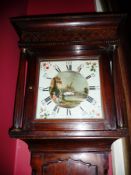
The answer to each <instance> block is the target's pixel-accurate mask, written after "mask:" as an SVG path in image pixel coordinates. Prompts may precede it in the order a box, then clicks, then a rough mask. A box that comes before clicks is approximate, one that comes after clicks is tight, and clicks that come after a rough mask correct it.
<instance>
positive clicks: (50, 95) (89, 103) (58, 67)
mask: <svg viewBox="0 0 131 175" xmlns="http://www.w3.org/2000/svg"><path fill="white" fill-rule="evenodd" d="M66 118H67V119H73V118H74V119H81V118H85V119H92V118H96V119H101V118H103V116H102V105H101V91H100V75H99V60H98V59H96V60H94V59H93V60H91V59H88V60H72V61H49V62H48V61H41V62H40V73H39V85H38V98H37V109H36V119H66Z"/></svg>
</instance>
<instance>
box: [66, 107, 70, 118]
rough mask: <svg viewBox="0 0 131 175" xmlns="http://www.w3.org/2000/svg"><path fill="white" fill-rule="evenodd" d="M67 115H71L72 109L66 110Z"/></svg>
mask: <svg viewBox="0 0 131 175" xmlns="http://www.w3.org/2000/svg"><path fill="white" fill-rule="evenodd" d="M66 114H67V115H68V116H69V115H71V110H70V109H68V108H67V109H66Z"/></svg>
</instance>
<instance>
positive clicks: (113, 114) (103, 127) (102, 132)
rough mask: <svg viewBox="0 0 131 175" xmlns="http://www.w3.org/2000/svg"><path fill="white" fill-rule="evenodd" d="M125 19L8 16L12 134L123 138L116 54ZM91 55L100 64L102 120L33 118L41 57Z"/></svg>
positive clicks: (114, 16)
mask: <svg viewBox="0 0 131 175" xmlns="http://www.w3.org/2000/svg"><path fill="white" fill-rule="evenodd" d="M125 17H126V15H125V14H101V13H100V14H69V15H67V14H64V15H48V16H26V17H13V18H11V22H12V24H13V26H14V28H15V30H16V32H17V34H18V36H19V42H18V44H19V47H20V49H21V54H20V63H19V74H18V82H17V89H16V99H15V107H14V122H13V126H12V128H11V129H10V131H9V133H10V135H11V136H13V137H19V138H35V137H37V138H79V137H83V138H84V137H86V138H87V137H112V138H119V137H122V136H125V135H126V134H127V129H126V128H127V122H126V106H125V96H124V89H123V84H122V77H121V73H120V66H119V57H118V53H117V48H118V47H119V44H120V38H119V27H120V24H121V21H123V20H124V19H125ZM94 56H95V57H96V56H97V57H99V61H100V79H101V93H102V106H103V113H104V118H103V119H69V120H68V119H63V120H60V119H59V120H58V119H56V120H54V119H53V120H51V119H50V120H47V119H39V120H37V119H35V117H34V116H35V110H36V98H37V88H38V76H39V75H38V73H39V71H38V63H39V61H40V59H41V58H42V59H43V60H48V61H49V60H53V61H55V60H57V61H60V60H79V59H80V60H81V59H82V60H86V59H87V58H88V57H90V58H93V57H94ZM120 87H121V88H120ZM92 131H93V132H92Z"/></svg>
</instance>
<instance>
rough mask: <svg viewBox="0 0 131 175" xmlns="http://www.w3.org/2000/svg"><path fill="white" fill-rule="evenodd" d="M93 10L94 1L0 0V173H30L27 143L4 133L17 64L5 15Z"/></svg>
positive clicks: (13, 37)
mask: <svg viewBox="0 0 131 175" xmlns="http://www.w3.org/2000/svg"><path fill="white" fill-rule="evenodd" d="M94 11H95V5H94V0H77V1H76V0H48V1H46V0H45V1H44V0H37V1H36V0H22V1H18V0H12V1H10V0H4V1H3V2H0V26H1V27H0V80H1V83H0V84H1V85H0V99H1V102H0V139H1V140H0V175H30V174H31V168H30V165H29V163H30V153H29V151H28V148H27V145H26V144H25V143H24V142H22V141H20V140H19V139H17V140H16V139H12V138H10V137H9V135H8V129H9V128H10V127H11V125H12V119H13V107H14V98H15V87H16V80H17V73H18V63H19V49H18V46H17V41H18V37H17V35H16V33H15V31H14V29H13V27H12V25H11V24H10V22H9V18H10V17H12V16H21V15H24V16H25V15H37V14H55V13H76V12H94ZM110 175H111V173H110Z"/></svg>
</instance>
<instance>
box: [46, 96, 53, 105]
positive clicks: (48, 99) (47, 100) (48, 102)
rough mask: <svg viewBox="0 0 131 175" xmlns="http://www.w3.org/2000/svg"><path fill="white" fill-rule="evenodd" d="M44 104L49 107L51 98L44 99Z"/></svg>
mask: <svg viewBox="0 0 131 175" xmlns="http://www.w3.org/2000/svg"><path fill="white" fill-rule="evenodd" d="M45 102H46V103H47V105H49V104H50V103H51V102H52V101H51V97H50V96H49V97H47V98H45Z"/></svg>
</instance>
